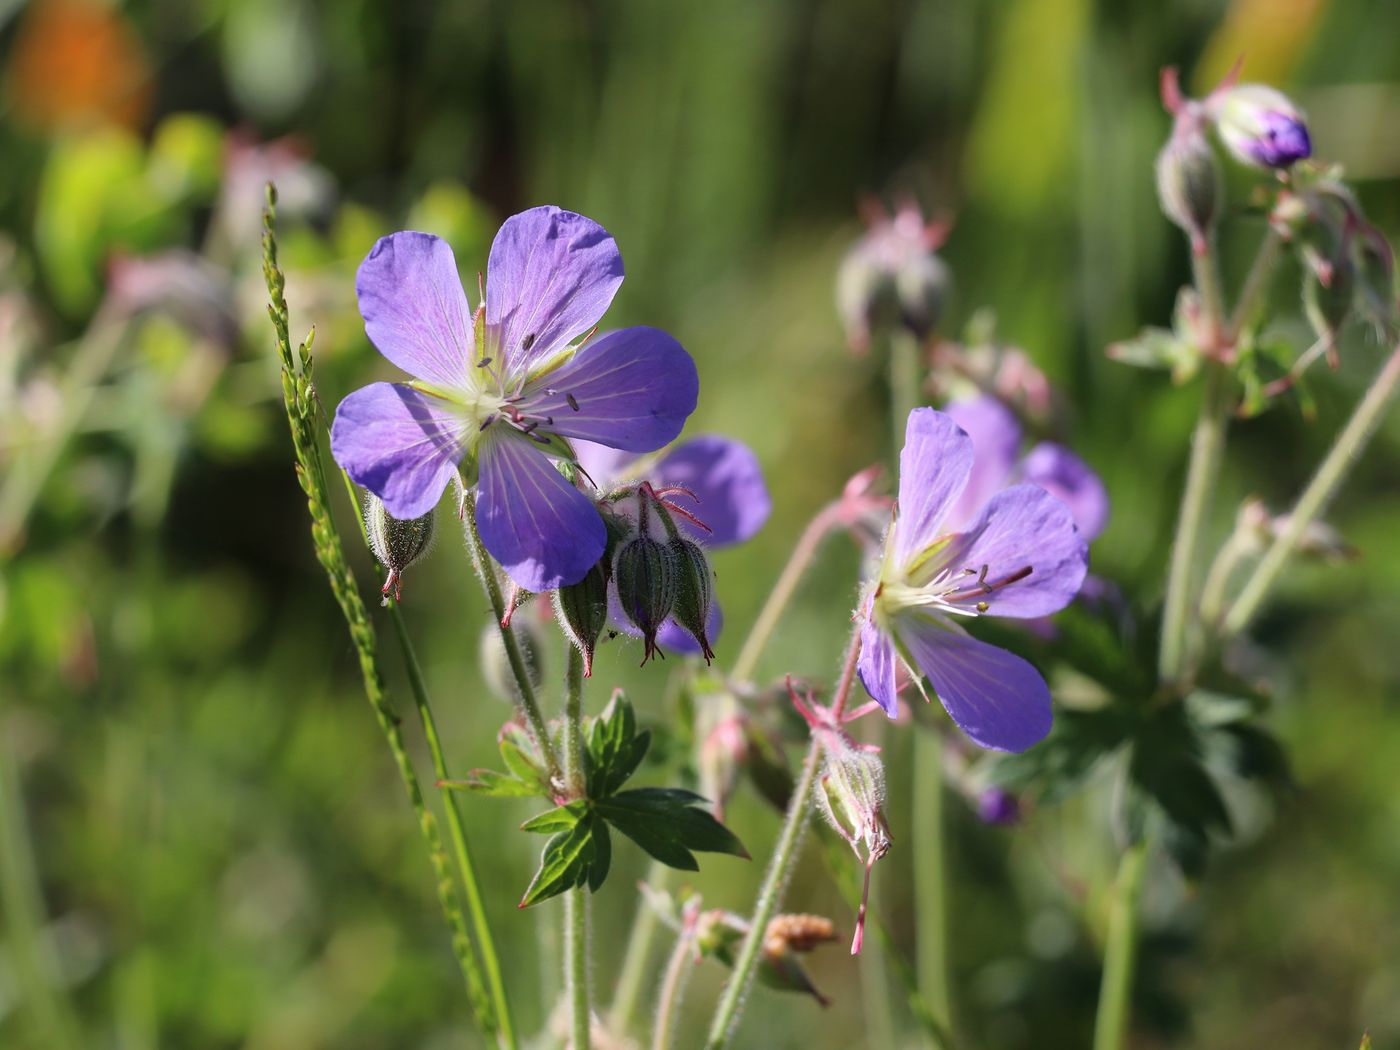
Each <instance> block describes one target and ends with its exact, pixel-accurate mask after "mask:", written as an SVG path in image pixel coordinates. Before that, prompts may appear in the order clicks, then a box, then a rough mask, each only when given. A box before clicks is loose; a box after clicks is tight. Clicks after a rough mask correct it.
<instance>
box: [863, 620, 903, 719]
mask: <svg viewBox="0 0 1400 1050" xmlns="http://www.w3.org/2000/svg"><path fill="white" fill-rule="evenodd" d="M856 674H858V675H860V683H861V685H863V686H865V691H866V692H867V693H869V694H870V696H871V698H872V699H873V700H874V701H875V702H876V703H878V704H879V705H880V706H881V707H883V708H884V709H885V714H887V715H889V716H890V717H891V718H894V717H895V716H896V715H898V714H899V657H898V655H897V654H896V653H895V648H894V643H893V642H892V641H890V640H889V638H888V637H886V636H885V633H884V632H883V631H881V630H880V629H879V628H878V627H876V626H875V624H874V623H873V622H871V621H870V620H866V621H865V623H864V624H862V625H861V628H860V658H859V659H858V660H857V661H856Z"/></svg>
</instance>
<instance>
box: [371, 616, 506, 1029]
mask: <svg viewBox="0 0 1400 1050" xmlns="http://www.w3.org/2000/svg"><path fill="white" fill-rule="evenodd" d="M389 620H390V622H392V623H393V625H394V633H395V634H396V635H397V636H398V640H399V646H400V648H401V649H402V650H403V659H404V666H405V667H406V668H407V669H408V682H409V688H410V690H411V691H412V693H413V700H414V703H415V704H416V705H417V708H418V717H419V719H420V720H421V721H422V723H423V736H424V737H425V738H426V740H427V742H428V751H429V753H430V754H431V755H432V760H433V772H434V773H435V774H436V775H437V778H438V780H439V781H443V780H451V779H452V774H451V773H450V772H449V770H448V767H447V759H446V757H445V756H444V755H443V751H442V739H441V737H439V735H438V730H437V719H435V718H434V717H433V710H432V706H431V705H430V704H429V702H428V687H427V683H426V682H424V680H423V671H422V668H420V667H419V665H418V655H417V653H415V652H414V649H413V642H412V641H411V640H410V639H409V636H408V629H407V627H406V626H405V625H404V622H403V612H402V611H401V610H400V608H399V603H398V602H397V601H394V602H391V603H390V604H389ZM441 794H442V804H443V811H444V812H445V813H446V815H447V830H448V833H449V835H450V836H451V838H452V849H453V853H454V854H455V855H456V858H457V870H458V873H459V874H460V875H461V877H462V887H463V889H464V890H465V891H466V897H467V911H468V912H470V914H471V921H472V929H473V930H474V931H475V932H476V945H477V950H478V951H479V952H480V954H481V963H482V966H483V967H484V968H485V970H486V983H487V985H488V986H489V989H490V993H491V1001H492V1004H493V1006H494V1007H495V1010H496V1020H497V1022H498V1023H499V1025H500V1031H499V1035H500V1041H501V1046H502V1047H504V1048H505V1050H514V1048H515V1046H516V1041H515V1029H514V1025H513V1024H512V1023H511V1014H510V1001H509V999H508V998H507V997H506V989H505V982H504V980H503V979H502V977H501V963H500V959H499V957H498V956H497V955H496V942H495V939H494V938H493V937H492V936H491V924H490V923H489V922H488V921H487V919H486V908H485V905H484V904H483V902H482V899H481V883H480V882H479V880H478V879H477V876H476V865H475V864H474V863H473V862H472V854H471V849H470V847H469V846H468V845H467V829H466V827H465V825H464V824H463V823H462V813H461V810H460V809H459V808H458V802H457V795H456V793H455V792H453V791H451V790H447V789H444V790H443V791H442V792H441Z"/></svg>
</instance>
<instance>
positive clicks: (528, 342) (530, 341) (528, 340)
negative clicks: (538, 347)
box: [520, 332, 535, 350]
mask: <svg viewBox="0 0 1400 1050" xmlns="http://www.w3.org/2000/svg"><path fill="white" fill-rule="evenodd" d="M534 345H535V333H534V332H531V333H530V334H529V335H527V336H526V337H525V340H524V341H523V342H522V343H521V344H520V349H522V350H528V349H530V347H532V346H534Z"/></svg>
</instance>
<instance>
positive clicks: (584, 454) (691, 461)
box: [574, 434, 773, 654]
mask: <svg viewBox="0 0 1400 1050" xmlns="http://www.w3.org/2000/svg"><path fill="white" fill-rule="evenodd" d="M574 449H575V451H576V452H577V453H578V462H579V465H580V466H581V467H583V469H584V470H585V471H586V472H587V473H588V475H589V477H590V478H592V480H593V483H594V484H595V485H596V486H597V487H598V490H599V492H602V493H606V492H608V491H609V490H611V489H616V488H618V487H619V486H623V485H627V486H635V485H638V484H640V483H642V482H649V483H650V484H651V485H652V487H653V488H654V489H656V490H658V491H663V492H668V495H667V497H666V498H667V500H668V501H674V503H675V505H676V506H677V507H678V508H679V509H682V510H684V511H685V512H686V513H685V514H677V515H675V522H676V525H677V527H678V528H679V529H680V530H681V531H682V532H683V533H685V534H686V535H687V536H689V537H690V538H691V539H693V540H695V541H696V542H698V543H701V544H703V545H704V546H706V547H708V548H710V549H712V550H713V549H716V548H720V547H729V546H733V545H734V544H736V543H743V542H744V541H745V540H748V539H750V538H752V537H753V536H754V535H755V534H756V533H757V532H758V530H759V529H761V528H763V525H764V523H765V522H767V520H768V515H769V513H770V512H771V511H772V509H773V502H772V499H771V498H770V497H769V495H768V486H767V485H766V484H765V483H764V480H763V469H762V468H761V467H760V466H759V464H758V457H757V456H755V455H754V454H753V451H752V450H751V449H750V448H749V447H748V446H747V445H745V444H744V443H743V442H740V441H735V440H733V439H732V438H727V437H721V436H719V435H717V434H702V435H700V436H699V437H694V438H690V439H689V440H687V441H682V442H680V443H679V444H677V445H676V446H675V447H673V448H671V449H668V450H667V451H666V452H665V453H664V454H662V455H661V456H660V457H649V456H648V457H638V456H635V455H631V454H628V453H626V452H619V451H617V450H616V449H610V448H607V447H605V446H602V445H597V444H594V443H592V442H588V441H579V442H576V443H575V445H574ZM617 510H619V511H620V512H623V513H625V512H626V510H627V504H626V503H622V504H619V505H618V506H617ZM686 514H692V515H693V516H694V520H691V519H688V518H687V517H686ZM696 521H699V522H703V523H704V526H703V527H701V526H700V525H697V524H696ZM612 604H613V615H612V621H613V623H614V625H615V626H617V627H618V628H619V629H620V630H623V631H625V632H627V633H628V634H633V635H638V636H640V634H641V632H640V631H639V630H638V629H637V628H636V627H635V626H634V625H633V624H632V622H631V621H630V620H628V619H627V617H626V616H624V615H623V614H622V611H621V609H620V608H619V607H618V606H617V602H616V598H614V599H613V602H612ZM722 625H723V616H722V615H721V613H720V610H719V603H718V602H715V603H714V604H713V605H712V606H711V612H710V618H709V623H708V624H707V626H706V631H707V634H708V636H709V639H710V641H714V640H715V639H716V638H718V637H719V631H720V627H721V626H722ZM656 640H657V641H658V642H659V643H661V644H662V645H665V646H667V647H669V648H671V649H674V650H676V651H677V652H683V653H691V654H698V653H699V652H700V646H699V643H697V642H696V640H695V638H694V637H693V636H692V635H691V634H690V632H688V631H687V630H685V629H684V628H683V627H681V626H680V624H678V623H677V622H676V620H675V618H674V617H668V618H667V619H666V621H665V622H664V623H663V624H662V626H661V629H660V630H659V631H658V632H657V635H656Z"/></svg>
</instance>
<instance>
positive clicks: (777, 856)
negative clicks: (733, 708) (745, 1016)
mask: <svg viewBox="0 0 1400 1050" xmlns="http://www.w3.org/2000/svg"><path fill="white" fill-rule="evenodd" d="M859 656H860V629H859V627H857V628H856V630H854V631H853V632H852V633H851V642H850V646H849V647H848V648H847V650H846V659H845V662H844V664H843V665H842V669H841V681H840V684H838V685H837V687H836V695H835V697H834V698H833V701H832V705H831V711H832V717H833V718H834V719H836V720H837V721H838V722H839V720H840V718H841V713H842V711H844V710H845V707H846V701H847V700H848V699H849V697H850V695H851V685H852V683H853V682H854V681H855V675H856V660H857V658H858V657H859ZM821 760H822V747H821V743H820V741H819V740H818V739H817V738H815V737H814V738H813V739H812V743H811V745H810V746H809V747H808V749H807V758H806V759H805V760H804V761H803V763H802V775H801V776H800V777H799V778H798V781H797V785H796V786H795V787H794V788H793V792H792V798H791V799H789V800H788V808H787V815H786V816H785V817H784V818H783V830H782V833H781V834H780V835H779V836H778V845H777V847H776V848H775V849H774V851H773V859H772V860H771V861H770V862H769V864H768V871H767V873H766V874H765V875H764V877H763V885H762V886H761V887H760V888H759V891H758V901H757V903H756V904H755V905H754V911H753V916H752V918H751V919H750V920H749V930H748V933H746V934H745V935H744V943H743V944H742V945H741V946H740V948H739V954H738V957H737V958H736V959H735V961H734V972H733V973H732V974H731V975H730V977H729V982H728V984H726V985H725V986H724V993H723V995H722V996H721V998H720V1003H719V1007H718V1009H717V1010H716V1011H715V1016H714V1020H713V1021H711V1023H710V1033H709V1036H708V1037H707V1039H706V1042H705V1046H706V1047H707V1048H708V1050H719V1048H720V1047H723V1046H727V1045H728V1044H729V1040H730V1039H731V1038H732V1036H733V1034H734V1028H735V1027H736V1026H737V1025H738V1022H739V1013H740V1011H741V1010H742V1008H743V1004H744V999H745V997H746V996H747V995H748V991H749V985H750V984H751V983H752V982H753V977H754V971H755V969H756V968H757V966H758V957H759V953H760V951H761V950H762V947H763V938H764V934H765V932H766V931H767V929H768V923H769V921H770V920H772V918H773V914H774V912H776V911H777V909H778V905H779V903H780V902H781V901H782V897H783V891H784V890H785V889H786V888H787V882H788V877H789V876H790V875H791V873H792V866H793V865H794V864H795V863H796V862H797V847H798V844H799V843H800V842H801V841H802V832H803V830H804V829H805V828H806V826H807V818H808V817H809V816H810V815H811V812H812V789H813V788H814V787H815V786H816V783H817V774H818V773H819V772H820V771H821V764H822V761H821Z"/></svg>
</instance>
